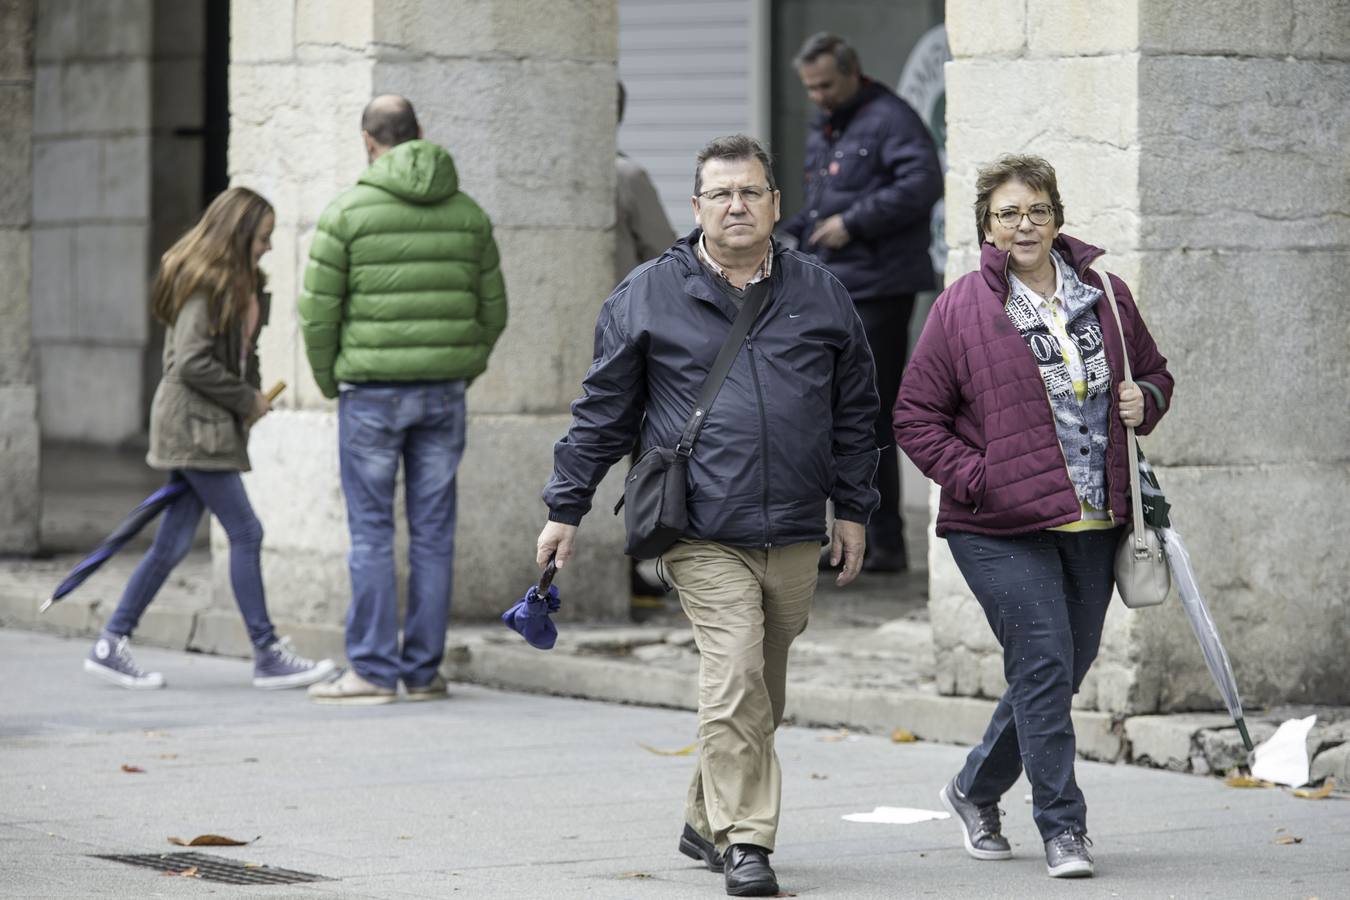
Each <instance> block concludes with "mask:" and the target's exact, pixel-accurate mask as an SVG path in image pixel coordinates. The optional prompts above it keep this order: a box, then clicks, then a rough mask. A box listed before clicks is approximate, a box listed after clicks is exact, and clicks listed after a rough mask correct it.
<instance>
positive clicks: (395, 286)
mask: <svg viewBox="0 0 1350 900" xmlns="http://www.w3.org/2000/svg"><path fill="white" fill-rule="evenodd" d="M299 313H300V326H301V333H302V334H303V336H304V341H305V352H306V354H307V356H308V358H309V364H310V368H311V369H312V371H313V373H314V380H315V382H316V383H317V384H318V386H319V390H321V391H322V392H323V394H324V396H325V397H335V396H337V392H338V383H339V382H342V381H348V382H364V381H450V380H456V379H464V380H466V381H471V380H472V379H473V378H475V377H476V376H477V375H479V374H480V373H481V372H482V371H483V370H484V369H485V368H486V367H487V360H488V354H489V353H491V351H492V347H493V345H494V344H495V343H496V342H497V338H498V337H499V336H500V335H501V333H502V330H503V329H504V328H505V327H506V287H505V284H504V283H503V281H502V272H501V265H500V262H499V260H498V255H497V244H496V241H495V240H493V237H492V223H491V222H490V221H489V220H488V217H487V214H486V213H484V212H483V210H482V209H481V208H480V207H479V206H478V204H477V203H475V202H474V201H473V200H472V199H471V198H470V197H469V196H468V195H467V194H465V193H463V192H462V191H460V190H459V179H458V177H457V175H456V173H455V164H454V161H453V160H452V159H451V158H450V154H449V153H447V152H446V151H445V149H444V148H442V147H440V146H438V145H436V144H433V143H431V142H430V141H425V140H414V141H407V142H406V143H402V144H399V145H397V146H395V147H393V148H391V149H390V150H388V151H386V152H385V153H384V154H383V155H381V156H380V157H379V158H378V159H377V160H375V162H373V163H371V165H370V167H369V168H368V169H366V171H365V172H364V173H363V174H362V175H361V177H360V179H358V181H357V184H356V186H355V187H353V188H351V189H350V190H348V191H346V192H345V193H343V194H342V195H341V196H340V197H338V198H337V199H336V200H334V201H333V202H332V203H331V204H329V206H328V208H327V209H326V210H324V213H323V216H322V217H321V218H320V219H319V225H318V229H317V231H316V232H315V235H314V242H313V244H311V246H310V251H309V265H308V267H307V268H306V269H305V280H304V291H303V292H302V293H301V295H300V301H299Z"/></svg>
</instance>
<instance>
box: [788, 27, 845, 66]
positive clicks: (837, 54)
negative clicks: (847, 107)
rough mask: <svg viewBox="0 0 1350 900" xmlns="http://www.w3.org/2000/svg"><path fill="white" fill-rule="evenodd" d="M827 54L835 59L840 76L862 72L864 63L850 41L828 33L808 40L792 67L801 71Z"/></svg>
mask: <svg viewBox="0 0 1350 900" xmlns="http://www.w3.org/2000/svg"><path fill="white" fill-rule="evenodd" d="M826 54H829V55H830V56H833V57H834V62H835V65H836V66H838V67H839V74H840V75H854V74H856V73H858V72H860V71H861V70H862V63H861V62H860V61H859V59H858V51H857V50H854V49H853V48H852V47H850V46H849V45H848V41H846V40H844V39H843V38H841V37H840V36H839V35H837V34H831V33H830V32H828V31H817V32H816V33H815V34H813V35H811V36H810V37H809V38H807V39H806V43H804V44H802V49H800V50H798V51H797V55H796V56H794V57H792V67H793V68H794V69H800V68H801V67H802V66H804V65H806V64H807V63H813V62H815V61H816V60H817V59H820V57H822V56H825V55H826Z"/></svg>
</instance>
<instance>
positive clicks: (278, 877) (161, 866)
mask: <svg viewBox="0 0 1350 900" xmlns="http://www.w3.org/2000/svg"><path fill="white" fill-rule="evenodd" d="M95 858H96V859H108V860H112V861H113V862H120V863H126V864H127V865H129V866H144V867H145V868H147V869H155V870H156V871H159V872H172V873H173V874H175V875H177V874H179V873H181V872H184V871H186V870H188V869H191V868H193V867H196V869H197V872H196V877H198V878H201V879H202V880H203V881H219V882H222V883H224V884H301V883H302V882H306V881H333V880H334V879H332V878H327V877H325V876H323V875H315V874H313V873H312V872H296V871H295V870H293V869H276V868H273V867H272V866H251V865H247V864H245V863H241V862H238V861H237V860H233V859H223V858H221V857H219V856H208V855H207V854H205V853H107V854H101V853H100V854H95Z"/></svg>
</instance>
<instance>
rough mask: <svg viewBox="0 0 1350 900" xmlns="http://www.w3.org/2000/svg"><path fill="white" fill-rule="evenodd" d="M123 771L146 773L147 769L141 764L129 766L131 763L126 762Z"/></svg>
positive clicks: (138, 773)
mask: <svg viewBox="0 0 1350 900" xmlns="http://www.w3.org/2000/svg"><path fill="white" fill-rule="evenodd" d="M122 771H123V772H126V773H128V774H130V775H144V774H145V770H144V769H142V768H141V767H140V766H129V765H127V764H126V763H122Z"/></svg>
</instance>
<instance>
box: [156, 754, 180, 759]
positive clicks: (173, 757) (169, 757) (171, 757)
mask: <svg viewBox="0 0 1350 900" xmlns="http://www.w3.org/2000/svg"><path fill="white" fill-rule="evenodd" d="M177 758H178V754H177V753H161V754H160V755H159V759H177Z"/></svg>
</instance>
